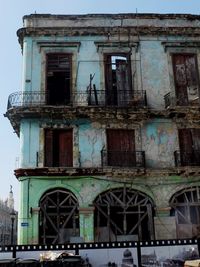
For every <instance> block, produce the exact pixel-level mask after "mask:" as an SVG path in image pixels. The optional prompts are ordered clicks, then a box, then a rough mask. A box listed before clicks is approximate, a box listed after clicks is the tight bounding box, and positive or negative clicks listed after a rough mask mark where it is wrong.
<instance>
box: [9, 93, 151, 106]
mask: <svg viewBox="0 0 200 267" xmlns="http://www.w3.org/2000/svg"><path fill="white" fill-rule="evenodd" d="M146 105H147V101H146V92H145V91H142V90H141V91H139V90H135V91H132V90H125V91H124V90H123V91H117V92H115V93H109V92H106V91H105V90H91V91H89V90H87V91H86V92H76V93H73V94H71V96H70V97H68V98H66V99H64V100H63V101H60V102H59V103H55V102H52V101H51V100H49V95H48V94H47V93H45V92H38V91H31V92H16V93H13V94H11V95H10V96H9V98H8V105H7V110H9V109H11V108H18V107H43V106H72V107H79V106H81V107H82V106H92V107H95V106H98V107H109V106H111V107H113V106H114V107H139V108H142V107H145V106H146Z"/></svg>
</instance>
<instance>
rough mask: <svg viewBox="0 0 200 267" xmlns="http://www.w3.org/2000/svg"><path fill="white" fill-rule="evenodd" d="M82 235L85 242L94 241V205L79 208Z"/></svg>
mask: <svg viewBox="0 0 200 267" xmlns="http://www.w3.org/2000/svg"><path fill="white" fill-rule="evenodd" d="M79 224H80V236H81V237H82V238H83V239H84V242H93V241H94V207H80V208H79Z"/></svg>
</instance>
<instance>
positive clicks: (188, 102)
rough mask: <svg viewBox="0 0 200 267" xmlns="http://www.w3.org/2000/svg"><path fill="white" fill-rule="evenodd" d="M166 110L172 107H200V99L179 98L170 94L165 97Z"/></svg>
mask: <svg viewBox="0 0 200 267" xmlns="http://www.w3.org/2000/svg"><path fill="white" fill-rule="evenodd" d="M164 101H165V108H168V107H171V106H196V105H199V104H200V102H199V97H190V98H189V97H188V96H187V95H182V96H181V95H179V96H178V97H175V96H172V94H171V93H170V92H169V93H167V94H166V95H164Z"/></svg>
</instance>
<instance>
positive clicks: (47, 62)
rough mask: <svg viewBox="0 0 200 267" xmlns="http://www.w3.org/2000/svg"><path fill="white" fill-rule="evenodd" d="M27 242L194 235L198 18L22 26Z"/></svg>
mask: <svg viewBox="0 0 200 267" xmlns="http://www.w3.org/2000/svg"><path fill="white" fill-rule="evenodd" d="M23 22H24V27H23V28H21V29H19V30H18V32H17V35H18V37H19V42H20V45H21V47H22V53H23V70H22V90H21V91H20V92H16V93H13V94H12V95H10V96H9V99H8V108H7V112H6V114H5V115H6V117H8V119H9V120H10V122H11V124H12V126H13V128H14V130H15V131H16V133H17V135H18V136H19V138H20V149H21V151H20V155H21V157H20V158H21V159H20V167H19V168H18V169H16V170H15V175H16V177H17V179H18V180H19V182H20V185H21V205H20V211H19V218H18V219H19V235H18V236H19V239H18V243H19V244H37V243H41V244H49V243H54V244H55V243H66V242H81V241H83V242H89V241H90V242H92V241H96V242H98V241H106V242H108V241H118V240H153V239H173V238H187V237H196V236H197V235H198V231H199V224H200V213H199V211H200V210H199V205H200V204H199V196H200V190H199V189H200V187H199V186H200V157H199V156H200V139H199V138H200V125H199V119H200V115H199V71H200V17H199V16H196V15H181V14H180V15H172V14H171V15H164V14H163V15H161V14H112V15H111V14H110V15H109V14H108V15H76V16H75V15H44V14H33V15H28V16H24V18H23Z"/></svg>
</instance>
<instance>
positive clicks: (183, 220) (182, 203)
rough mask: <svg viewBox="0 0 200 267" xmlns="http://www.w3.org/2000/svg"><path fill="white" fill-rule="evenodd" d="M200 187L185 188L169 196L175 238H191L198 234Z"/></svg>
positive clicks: (199, 231)
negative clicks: (174, 224)
mask: <svg viewBox="0 0 200 267" xmlns="http://www.w3.org/2000/svg"><path fill="white" fill-rule="evenodd" d="M199 200H200V189H199V187H198V186H197V187H189V188H185V189H183V190H181V191H179V192H177V193H176V194H174V196H173V197H172V198H171V200H170V206H171V207H172V211H171V215H174V216H175V219H176V231H177V238H192V237H197V236H199V235H200V227H199V226H200V201H199Z"/></svg>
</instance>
